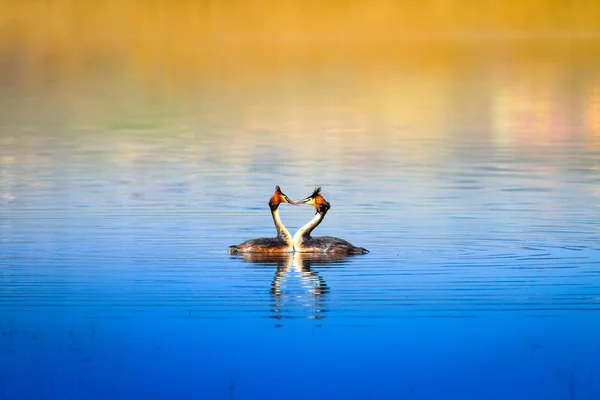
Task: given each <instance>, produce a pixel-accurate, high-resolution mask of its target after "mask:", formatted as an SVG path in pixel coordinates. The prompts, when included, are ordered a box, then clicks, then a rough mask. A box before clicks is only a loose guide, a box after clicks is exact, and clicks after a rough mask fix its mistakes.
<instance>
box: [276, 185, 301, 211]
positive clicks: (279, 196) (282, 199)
mask: <svg viewBox="0 0 600 400" xmlns="http://www.w3.org/2000/svg"><path fill="white" fill-rule="evenodd" d="M281 203H289V204H292V205H294V206H297V205H299V204H298V203H296V202H295V201H292V200H290V198H289V197H287V196H286V195H285V193H283V192H282V191H281V188H280V187H279V186H275V193H273V196H271V199H270V200H269V207H270V208H271V210H276V209H277V207H279V205H280V204H281Z"/></svg>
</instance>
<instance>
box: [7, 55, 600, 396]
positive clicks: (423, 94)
mask: <svg viewBox="0 0 600 400" xmlns="http://www.w3.org/2000/svg"><path fill="white" fill-rule="evenodd" d="M463 68H464V67H460V66H448V67H447V69H442V70H438V69H432V70H419V69H411V68H408V67H407V69H399V70H398V71H397V72H394V71H387V73H386V74H384V75H379V74H371V73H367V72H361V71H334V72H335V73H331V74H324V75H323V76H317V77H315V76H314V75H311V74H307V75H306V76H304V75H302V74H300V75H298V74H297V73H291V74H289V75H285V74H283V75H282V76H278V77H274V78H273V81H272V82H270V83H269V84H268V85H267V87H259V88H257V87H255V86H250V87H243V88H240V89H239V90H236V89H235V85H229V83H225V82H221V83H216V84H214V85H212V86H207V87H199V88H191V89H190V88H188V91H186V92H185V93H184V94H173V93H172V92H168V93H167V92H165V93H162V94H161V93H159V94H154V95H149V94H148V91H147V90H146V89H145V88H143V87H136V84H135V83H127V82H125V83H123V82H121V81H118V82H111V83H107V84H106V85H105V86H102V85H100V86H97V83H89V85H90V86H93V87H94V88H96V91H91V92H90V91H88V89H89V87H87V86H81V85H84V84H85V82H83V83H82V82H75V83H73V82H62V81H60V82H58V83H57V82H52V83H51V85H57V86H52V88H53V90H43V89H39V88H34V89H30V90H33V93H29V92H27V93H25V94H17V95H15V94H14V93H13V94H10V96H9V94H5V98H4V102H3V103H4V104H8V105H7V107H8V108H6V107H5V108H4V110H3V111H2V117H3V121H4V122H3V124H2V127H1V128H0V149H1V154H0V163H1V164H0V165H1V169H0V171H1V172H0V288H1V293H0V333H1V334H0V398H1V399H84V398H85V399H131V398H164V399H171V398H181V399H188V398H189V399H238V400H239V399H254V398H257V399H265V398H281V399H295V398H298V399H306V398H343V399H368V398H372V399H451V398H452V399H454V398H455V399H544V400H550V399H569V400H570V399H578V400H580V399H581V400H582V399H600V339H599V338H600V241H599V240H600V233H599V232H600V231H599V227H600V212H599V206H600V123H599V122H598V121H600V117H599V116H600V95H599V93H600V92H599V91H598V88H599V87H600V80H598V75H597V74H595V75H594V74H590V73H586V71H587V72H589V70H586V69H585V68H583V67H575V66H572V65H570V64H569V63H568V62H567V63H565V62H563V61H555V63H554V64H553V63H549V64H543V65H533V66H532V65H529V64H516V65H502V66H501V67H498V66H496V65H494V66H489V65H483V66H479V67H477V68H475V67H470V68H473V69H471V70H468V71H464V70H463ZM580 68H583V71H582V70H581V69H580ZM105 79H106V77H105ZM119 79H120V78H119ZM90 82H92V80H91V79H90ZM93 82H97V81H93ZM61 85H62V86H61ZM69 85H73V86H69ZM220 85H221V86H220ZM228 85H229V86H228ZM63 86H64V87H63ZM57 87H58V88H62V90H56V88H57ZM73 87H75V89H73ZM99 87H100V89H99ZM232 87H233V88H232ZM69 88H70V89H69ZM223 88H227V90H224V89H223ZM196 89H197V90H196ZM23 90H25V89H23ZM98 90H100V91H101V93H102V94H103V96H99V97H98V96H97V95H98V92H97V91H98ZM90 93H92V94H90ZM167 94H168V95H167ZM11 96H12V97H11ZM57 96H58V98H57ZM98 98H100V99H111V100H110V101H108V100H98ZM157 99H158V100H157ZM9 100H10V101H9ZM276 184H278V185H281V187H282V189H283V191H284V192H285V193H286V194H287V195H288V196H290V197H291V198H293V199H299V198H302V197H305V196H307V195H309V194H310V193H311V192H312V189H313V188H314V187H315V186H317V185H318V186H322V187H323V194H324V196H325V198H326V199H327V200H328V201H330V203H331V204H332V208H331V210H330V212H329V214H328V215H327V217H326V219H325V221H324V222H323V224H322V225H321V226H320V227H319V228H318V229H317V231H316V232H317V233H318V234H319V235H333V236H337V237H341V238H344V239H346V240H349V241H350V242H352V243H353V244H354V245H357V246H362V247H366V248H368V249H369V250H370V253H369V254H368V255H364V256H356V257H350V258H345V259H327V258H315V257H307V256H301V255H296V256H294V255H290V256H287V257H281V258H268V257H267V258H261V257H254V258H252V257H245V258H244V257H236V256H231V255H229V254H227V247H228V246H229V245H231V244H236V243H240V242H241V241H243V240H246V239H249V238H254V237H259V236H271V235H273V236H274V232H275V230H274V228H273V226H272V220H271V218H270V216H269V210H268V207H267V202H268V199H269V197H270V196H271V194H272V192H273V188H274V186H275V185H276ZM281 214H282V218H283V220H284V222H285V223H286V225H287V226H288V228H289V229H290V231H292V233H293V232H295V230H296V229H297V228H298V227H300V226H301V225H302V224H303V223H304V222H305V221H308V220H309V219H310V218H311V217H312V215H313V211H312V210H311V209H310V208H309V207H291V206H289V205H285V204H284V205H282V206H281Z"/></svg>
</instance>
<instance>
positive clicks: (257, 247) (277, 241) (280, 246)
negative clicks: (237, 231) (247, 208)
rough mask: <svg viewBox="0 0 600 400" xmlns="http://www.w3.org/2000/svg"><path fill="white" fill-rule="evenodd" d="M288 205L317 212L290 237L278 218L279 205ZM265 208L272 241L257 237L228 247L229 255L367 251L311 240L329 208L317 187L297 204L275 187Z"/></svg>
mask: <svg viewBox="0 0 600 400" xmlns="http://www.w3.org/2000/svg"><path fill="white" fill-rule="evenodd" d="M281 203H288V204H292V205H295V206H297V205H301V204H308V205H311V206H313V207H314V208H315V210H316V211H317V212H316V214H315V216H314V217H313V219H311V220H310V221H309V222H308V223H306V224H305V225H304V226H303V227H302V228H300V229H299V230H298V232H296V234H295V235H294V236H293V237H292V235H291V234H290V233H289V232H288V230H287V229H286V228H285V226H284V225H283V222H281V219H280V218H279V210H278V208H279V205H280V204H281ZM269 208H270V209H271V215H272V216H273V221H274V223H275V229H276V230H277V237H275V238H259V239H251V240H247V241H245V242H243V243H241V244H239V245H237V246H236V245H233V246H229V252H230V253H254V252H257V253H286V252H293V251H297V252H302V253H338V254H366V253H368V250H367V249H364V248H362V247H356V246H354V245H352V244H351V243H350V242H347V241H346V240H343V239H339V238H335V237H331V236H321V237H314V238H313V237H311V236H310V234H311V232H312V231H313V230H314V229H315V228H316V227H317V226H319V224H320V223H321V222H323V219H324V218H325V214H327V211H329V209H330V208H331V205H330V204H329V202H328V201H327V200H325V198H324V197H323V196H322V195H321V188H317V189H315V191H314V192H313V193H312V194H311V195H310V196H308V197H307V198H305V199H303V200H300V201H292V200H290V198H289V197H288V196H286V195H285V194H284V193H283V192H282V191H281V189H280V188H279V186H276V187H275V193H274V194H273V196H272V197H271V199H270V200H269Z"/></svg>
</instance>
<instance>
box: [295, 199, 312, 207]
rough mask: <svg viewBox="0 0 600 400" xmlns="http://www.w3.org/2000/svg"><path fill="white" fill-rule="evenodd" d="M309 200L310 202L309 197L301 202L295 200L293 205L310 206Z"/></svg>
mask: <svg viewBox="0 0 600 400" xmlns="http://www.w3.org/2000/svg"><path fill="white" fill-rule="evenodd" d="M311 200H312V198H311V197H307V198H305V199H302V200H296V201H295V203H296V204H297V205H301V204H310V202H311Z"/></svg>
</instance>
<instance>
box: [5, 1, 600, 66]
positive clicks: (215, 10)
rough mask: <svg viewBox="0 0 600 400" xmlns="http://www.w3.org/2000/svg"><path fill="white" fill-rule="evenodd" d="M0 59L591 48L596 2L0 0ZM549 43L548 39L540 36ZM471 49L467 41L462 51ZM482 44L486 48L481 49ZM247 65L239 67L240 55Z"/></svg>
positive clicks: (366, 57) (415, 54)
mask: <svg viewBox="0 0 600 400" xmlns="http://www.w3.org/2000/svg"><path fill="white" fill-rule="evenodd" d="M1 4H2V6H1V8H2V10H1V12H0V56H1V57H2V59H3V60H4V61H6V60H7V59H18V60H19V63H20V66H22V67H27V68H33V69H37V68H48V67H50V66H52V67H57V68H59V69H63V70H64V69H68V70H70V72H71V73H72V72H74V71H75V70H77V69H88V68H91V66H93V65H110V64H112V63H120V64H121V65H122V64H123V63H125V64H127V65H130V66H131V67H133V68H135V69H136V70H138V71H149V70H156V69H164V68H168V69H171V68H176V69H177V70H178V71H179V70H180V71H185V70H193V69H196V68H199V67H203V68H205V67H208V68H217V69H219V70H220V71H223V70H226V69H227V68H229V67H231V68H233V69H237V70H239V69H240V68H241V67H244V66H251V65H258V66H260V67H261V68H268V67H276V68H279V67H282V66H286V65H297V64H298V63H299V62H301V63H304V64H305V65H306V66H310V65H318V64H321V63H323V62H327V61H328V60H340V59H341V60H344V61H345V62H348V61H351V62H353V63H354V62H356V63H360V64H369V63H378V62H379V61H381V60H382V59H383V60H385V61H386V62H389V61H390V60H393V59H395V58H400V59H404V58H410V59H412V60H413V61H420V60H423V59H425V60H430V59H432V58H440V57H442V58H445V57H454V56H456V54H457V52H460V53H461V54H459V56H460V57H462V56H463V55H464V54H462V53H464V50H465V49H464V47H465V46H467V47H469V46H477V45H478V44H480V43H481V42H482V41H484V42H485V43H486V45H485V47H486V48H488V47H489V46H490V44H491V45H492V46H494V45H497V46H500V45H501V46H503V47H508V48H510V49H513V48H518V49H519V51H523V52H525V53H535V52H536V51H540V49H541V50H542V51H544V52H547V51H556V50H565V49H567V50H568V49H569V48H570V46H571V41H572V40H574V39H576V40H577V41H578V46H579V47H581V46H582V45H584V46H592V47H595V46H596V39H597V36H598V32H599V27H600V3H598V2H594V1H583V0H582V1H577V2H568V1H564V2H562V1H540V0H529V1H518V0H505V1H484V0H481V1H472V0H470V1H469V0H462V1H459V0H455V1H447V0H446V1H444V0H423V1H410V2H409V1H404V2H399V1H387V0H375V1H352V0H349V1H348V0H346V1H328V2H322V1H314V0H305V1H285V0H283V1H270V0H250V1H191V0H177V1H169V0H103V1H83V0H79V1H75V0H48V1H22V0H2V2H1ZM548 40H551V43H548V42H547V41H548ZM467 51H468V52H469V51H470V49H467ZM488 51H489V49H488ZM240 63H243V64H240Z"/></svg>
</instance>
